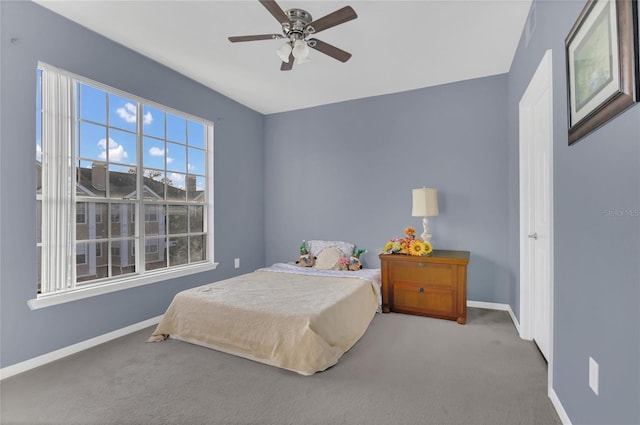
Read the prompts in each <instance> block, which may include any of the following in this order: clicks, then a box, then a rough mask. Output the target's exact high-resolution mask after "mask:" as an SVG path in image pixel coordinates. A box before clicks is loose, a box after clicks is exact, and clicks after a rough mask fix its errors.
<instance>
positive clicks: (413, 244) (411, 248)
mask: <svg viewBox="0 0 640 425" xmlns="http://www.w3.org/2000/svg"><path fill="white" fill-rule="evenodd" d="M404 234H405V237H403V238H393V239H391V240H390V241H389V242H387V244H386V245H385V246H384V248H382V253H383V254H405V255H416V256H419V255H430V254H431V252H432V251H433V247H432V246H431V243H429V242H427V241H423V240H421V239H420V238H416V237H415V234H416V229H414V228H413V227H407V228H405V229H404Z"/></svg>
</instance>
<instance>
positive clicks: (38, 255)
mask: <svg viewBox="0 0 640 425" xmlns="http://www.w3.org/2000/svg"><path fill="white" fill-rule="evenodd" d="M36 261H37V264H36V266H37V268H36V271H37V276H36V280H37V283H38V294H39V293H40V291H41V288H42V247H40V246H39V247H36Z"/></svg>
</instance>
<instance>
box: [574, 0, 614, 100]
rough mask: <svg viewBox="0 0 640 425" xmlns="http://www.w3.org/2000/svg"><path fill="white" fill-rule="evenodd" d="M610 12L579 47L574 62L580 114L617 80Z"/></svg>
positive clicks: (601, 18)
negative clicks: (605, 88) (614, 79)
mask: <svg viewBox="0 0 640 425" xmlns="http://www.w3.org/2000/svg"><path fill="white" fill-rule="evenodd" d="M610 10H611V9H610V8H609V7H605V8H604V9H603V10H602V12H600V15H599V16H598V17H597V18H596V21H595V23H594V24H593V26H592V27H591V28H590V30H589V32H588V33H587V34H586V35H585V36H584V38H583V39H582V42H581V43H580V44H579V45H578V47H576V50H575V53H574V59H573V69H574V75H575V80H574V84H575V90H574V93H575V97H576V111H579V110H580V109H582V108H583V107H584V106H585V105H586V104H587V103H588V102H589V101H590V100H591V99H593V97H594V96H596V95H597V94H598V93H599V92H600V91H601V90H602V89H603V88H604V87H605V86H606V85H607V84H608V83H610V82H611V79H612V76H613V58H612V52H613V47H612V40H611V20H610V14H611V12H610Z"/></svg>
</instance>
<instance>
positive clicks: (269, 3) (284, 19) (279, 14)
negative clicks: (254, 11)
mask: <svg viewBox="0 0 640 425" xmlns="http://www.w3.org/2000/svg"><path fill="white" fill-rule="evenodd" d="M260 3H262V5H263V6H264V7H265V8H266V9H267V10H268V11H269V13H271V14H272V15H273V17H274V18H276V19H277V20H278V22H280V25H284V24H288V23H290V22H291V21H289V17H288V16H287V14H286V13H284V11H283V10H282V8H280V6H278V3H276V2H275V1H274V0H260Z"/></svg>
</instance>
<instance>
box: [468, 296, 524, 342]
mask: <svg viewBox="0 0 640 425" xmlns="http://www.w3.org/2000/svg"><path fill="white" fill-rule="evenodd" d="M467 307H475V308H486V309H488V310H500V311H506V312H508V313H509V316H511V321H512V322H513V325H514V326H515V327H516V330H517V331H518V335H520V323H518V319H517V318H516V315H515V314H514V312H513V310H512V309H511V306H510V305H509V304H500V303H488V302H484V301H471V300H467Z"/></svg>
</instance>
